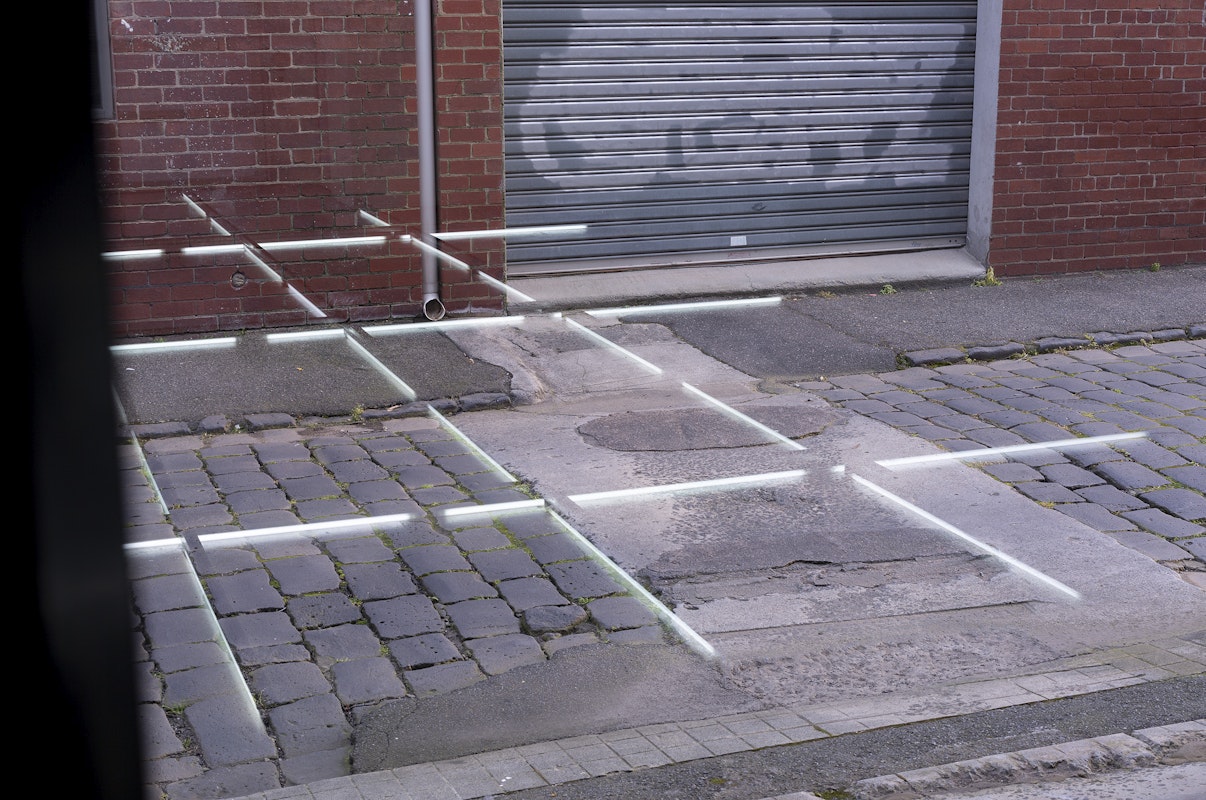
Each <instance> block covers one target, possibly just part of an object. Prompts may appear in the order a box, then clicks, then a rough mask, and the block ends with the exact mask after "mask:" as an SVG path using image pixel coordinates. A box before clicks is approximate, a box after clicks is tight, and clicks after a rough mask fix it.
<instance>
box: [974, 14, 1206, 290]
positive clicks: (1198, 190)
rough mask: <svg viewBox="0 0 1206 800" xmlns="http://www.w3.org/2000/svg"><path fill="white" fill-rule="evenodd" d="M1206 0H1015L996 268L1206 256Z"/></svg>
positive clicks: (1003, 85)
mask: <svg viewBox="0 0 1206 800" xmlns="http://www.w3.org/2000/svg"><path fill="white" fill-rule="evenodd" d="M1203 16H1204V15H1203V11H1202V3H1201V0H1167V1H1166V2H1161V3H1151V2H1142V3H1140V2H1136V1H1135V0H1004V18H1003V20H1002V33H1001V75H1000V105H999V117H998V127H997V162H996V184H995V187H994V208H993V225H992V241H991V252H990V265H991V266H992V267H993V268H994V269H995V270H996V272H997V273H998V274H1002V275H1026V274H1038V273H1053V272H1072V271H1079V270H1094V269H1120V268H1139V267H1150V266H1151V265H1152V264H1153V263H1156V262H1159V263H1161V264H1163V265H1175V264H1184V263H1206V189H1203V187H1204V186H1206V111H1204V108H1206V24H1204V19H1203Z"/></svg>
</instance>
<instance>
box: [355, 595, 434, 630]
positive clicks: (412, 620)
mask: <svg viewBox="0 0 1206 800" xmlns="http://www.w3.org/2000/svg"><path fill="white" fill-rule="evenodd" d="M362 608H363V609H364V613H365V614H366V615H367V616H368V618H369V620H370V621H371V622H372V624H373V627H375V628H376V629H377V632H378V633H379V634H381V637H382V638H384V639H401V638H403V637H406V636H417V635H419V634H421V633H438V632H440V631H442V630H443V629H444V621H443V620H442V619H441V618H440V615H439V614H438V613H436V610H435V607H434V606H433V605H432V604H431V600H429V599H428V598H427V597H424V596H422V595H406V596H403V597H395V598H392V599H389V600H374V601H371V602H368V603H365V604H364V605H363V606H362Z"/></svg>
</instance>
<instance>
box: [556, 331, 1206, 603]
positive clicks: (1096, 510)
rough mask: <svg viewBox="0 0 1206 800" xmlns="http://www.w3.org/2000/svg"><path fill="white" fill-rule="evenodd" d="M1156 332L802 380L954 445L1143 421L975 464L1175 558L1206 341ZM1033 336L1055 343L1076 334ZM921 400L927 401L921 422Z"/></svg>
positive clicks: (1197, 437) (1205, 503) (1201, 475)
mask: <svg viewBox="0 0 1206 800" xmlns="http://www.w3.org/2000/svg"><path fill="white" fill-rule="evenodd" d="M1160 333H1161V336H1160V337H1159V339H1161V340H1165V341H1162V343H1157V344H1151V342H1152V341H1153V334H1152V333H1151V332H1143V331H1139V332H1134V333H1130V334H1124V335H1114V334H1105V333H1099V334H1095V335H1094V336H1093V337H1092V338H1093V339H1094V340H1095V341H1097V342H1098V343H1102V344H1109V345H1115V344H1122V345H1125V346H1122V347H1118V348H1117V349H1115V350H1113V351H1106V350H1097V349H1091V348H1090V349H1074V350H1069V351H1068V352H1066V353H1061V352H1047V353H1040V354H1038V355H1031V356H1029V357H1024V358H1018V357H1017V356H1022V355H1023V354H1024V348H1023V346H1022V345H1020V344H1017V343H1005V344H1002V345H993V346H987V347H977V348H968V349H967V350H966V355H967V356H968V357H970V358H973V359H979V360H983V361H984V362H985V363H976V364H949V365H946V366H934V367H927V366H922V364H923V363H933V362H936V361H940V360H945V361H954V360H956V359H954V358H953V354H952V353H949V352H946V351H935V352H929V351H927V352H922V353H919V354H906V360H907V361H910V362H911V363H913V364H914V365H915V366H913V367H911V368H910V369H908V370H901V371H898V372H895V373H887V374H883V375H856V376H847V377H840V378H833V379H831V380H829V381H825V380H820V381H810V382H808V383H806V384H801V388H804V389H807V390H809V391H812V392H815V393H817V394H818V395H819V396H821V397H824V398H826V399H827V400H829V401H830V402H832V403H834V404H836V405H839V406H842V407H844V408H847V409H850V410H852V411H856V412H858V413H861V414H864V415H866V416H870V417H873V418H875V419H878V420H880V421H882V422H885V423H887V424H890V425H893V426H895V427H898V428H900V429H901V430H904V431H906V432H909V433H911V434H913V435H916V436H920V437H922V438H925V439H928V440H930V441H932V442H934V443H935V444H937V445H939V446H940V447H944V448H946V449H948V450H967V449H973V448H975V447H976V446H985V447H998V446H1004V445H1008V444H1013V443H1015V441H1016V439H1017V438H1018V437H1021V438H1024V439H1025V440H1027V441H1031V442H1036V443H1041V442H1044V441H1052V440H1058V439H1068V438H1074V437H1076V436H1103V435H1109V434H1119V433H1123V432H1141V433H1143V434H1144V438H1140V439H1130V440H1123V441H1119V442H1117V443H1115V444H1112V445H1104V444H1102V445H1093V446H1088V447H1077V448H1072V449H1068V450H1067V451H1065V452H1056V451H1054V450H1045V451H1032V452H1026V453H1017V454H1014V455H1012V456H1010V457H1009V458H1008V459H1007V460H1002V461H998V462H995V463H983V464H980V465H979V466H980V468H981V469H982V470H984V471H985V472H987V473H988V474H989V475H992V476H993V477H995V478H997V479H998V480H1001V481H1004V482H1006V483H1010V484H1013V485H1014V487H1015V488H1016V489H1017V490H1018V491H1019V492H1021V493H1022V494H1025V495H1026V496H1028V497H1030V498H1032V499H1034V500H1035V501H1037V502H1040V503H1043V504H1045V505H1049V506H1051V507H1053V508H1056V509H1058V510H1059V511H1061V512H1063V513H1065V514H1067V515H1069V516H1071V517H1073V518H1075V519H1077V520H1079V521H1080V522H1082V523H1084V524H1086V525H1088V526H1090V527H1092V528H1095V529H1097V530H1099V531H1102V532H1105V533H1108V534H1109V535H1111V536H1113V537H1114V539H1115V540H1116V541H1119V542H1121V543H1122V544H1124V545H1126V546H1128V547H1132V548H1133V549H1135V550H1138V551H1139V552H1142V553H1144V554H1146V555H1148V556H1150V557H1151V558H1153V559H1156V560H1159V561H1165V562H1169V563H1174V564H1179V563H1180V562H1182V561H1183V560H1184V559H1185V558H1187V557H1192V558H1197V559H1198V560H1203V553H1204V552H1206V546H1204V542H1206V539H1204V538H1203V535H1204V534H1206V528H1203V526H1202V525H1201V524H1199V523H1201V522H1202V521H1203V520H1206V496H1204V494H1203V493H1204V492H1206V467H1203V465H1202V461H1203V459H1204V458H1206V443H1204V442H1203V438H1202V437H1206V418H1203V417H1202V416H1201V415H1200V413H1199V412H1200V411H1201V409H1202V408H1203V403H1206V367H1203V366H1202V365H1203V363H1206V342H1203V341H1201V340H1200V339H1190V340H1186V339H1185V331H1181V330H1169V331H1162V332H1160ZM1190 335H1191V336H1194V335H1199V334H1194V333H1193V332H1192V331H1191V332H1190ZM1076 343H1077V344H1078V346H1081V347H1083V346H1084V342H1081V341H1079V340H1076ZM1039 344H1040V345H1041V346H1040V347H1038V348H1037V349H1039V350H1054V349H1058V348H1062V347H1070V346H1071V341H1064V340H1063V339H1061V338H1053V339H1051V340H1042V341H1040V342H1039ZM939 385H941V386H944V387H950V386H960V385H962V386H964V387H966V388H967V389H968V390H969V391H957V390H952V389H950V388H942V389H936V388H934V387H935V386H939ZM894 387H904V388H908V389H909V390H910V391H909V392H907V393H904V392H901V391H899V390H897V389H896V388H894ZM906 394H908V395H909V396H908V397H906V396H905V395H906ZM1174 398H1175V399H1174ZM923 403H924V404H925V406H921V404H923ZM931 406H937V407H938V408H939V409H941V408H945V409H947V411H948V412H949V413H945V414H944V413H942V412H941V411H940V410H935V409H934V408H932V407H931ZM918 407H926V409H927V410H926V414H925V419H926V421H925V422H924V423H921V424H918V421H917V416H918V415H916V414H915V412H914V409H915V408H918ZM943 430H949V431H951V433H950V434H946V435H944V434H943V433H942V431H943ZM1011 437H1012V438H1011ZM538 560H539V557H538ZM562 588H564V587H562Z"/></svg>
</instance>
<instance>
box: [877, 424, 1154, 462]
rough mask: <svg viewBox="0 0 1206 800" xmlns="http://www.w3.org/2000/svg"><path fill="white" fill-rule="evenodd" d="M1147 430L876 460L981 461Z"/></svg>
mask: <svg viewBox="0 0 1206 800" xmlns="http://www.w3.org/2000/svg"><path fill="white" fill-rule="evenodd" d="M1147 435H1148V434H1147V432H1146V431H1140V432H1134V433H1111V434H1106V435H1105V436H1086V437H1084V438H1080V439H1055V440H1052V441H1049V442H1036V443H1034V444H1014V445H1007V446H1005V447H986V448H984V449H981V450H956V451H954V452H950V453H935V454H933V455H928V456H909V457H907V458H888V459H884V460H883V461H876V462H875V463H876V464H879V465H880V466H881V467H887V468H888V469H895V468H897V467H909V466H916V465H919V464H935V463H939V462H943V461H980V460H988V459H991V458H994V457H996V456H1004V455H1009V454H1010V453H1026V452H1030V451H1033V450H1067V449H1069V448H1073V447H1084V446H1086V445H1090V444H1108V443H1110V442H1121V441H1126V440H1128V439H1146V438H1147Z"/></svg>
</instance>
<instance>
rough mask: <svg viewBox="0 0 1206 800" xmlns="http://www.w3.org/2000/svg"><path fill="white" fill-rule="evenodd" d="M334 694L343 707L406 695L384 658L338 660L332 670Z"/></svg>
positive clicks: (392, 669) (403, 687)
mask: <svg viewBox="0 0 1206 800" xmlns="http://www.w3.org/2000/svg"><path fill="white" fill-rule="evenodd" d="M331 675H332V677H333V678H334V680H335V694H336V696H338V697H339V699H340V700H341V701H342V702H343V703H344V704H345V705H355V704H357V703H372V702H378V701H381V700H392V699H396V698H399V697H405V696H406V686H405V685H404V684H403V683H402V681H401V680H400V679H399V678H398V673H397V671H396V670H395V669H394V665H393V664H391V663H390V661H389V659H387V658H380V657H378V658H360V659H356V660H354V661H341V662H339V663H336V664H335V665H333V666H332V667H331Z"/></svg>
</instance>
